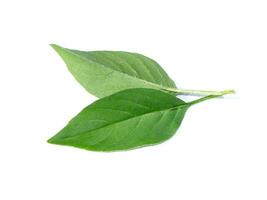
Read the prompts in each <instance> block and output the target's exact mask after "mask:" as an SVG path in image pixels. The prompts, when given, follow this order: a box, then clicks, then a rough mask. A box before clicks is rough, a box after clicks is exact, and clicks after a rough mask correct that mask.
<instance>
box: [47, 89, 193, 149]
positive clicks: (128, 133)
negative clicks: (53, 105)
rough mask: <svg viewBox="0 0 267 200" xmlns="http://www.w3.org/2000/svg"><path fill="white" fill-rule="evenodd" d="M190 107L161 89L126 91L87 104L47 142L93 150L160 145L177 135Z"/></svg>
mask: <svg viewBox="0 0 267 200" xmlns="http://www.w3.org/2000/svg"><path fill="white" fill-rule="evenodd" d="M188 107H189V104H187V103H185V102H184V101H182V100H180V99H178V98H176V97H174V96H173V95H170V94H167V93H165V92H161V91H159V90H154V89H145V88H139V89H129V90H124V91H121V92H118V93H116V94H113V95H111V96H108V97H105V98H102V99H100V100H98V101H96V102H95V103H93V104H91V105H89V106H88V107H86V108H85V109H84V110H82V111H81V112H80V113H79V114H78V115H77V116H76V117H75V118H73V119H72V120H71V121H70V122H69V123H68V125H67V126H66V127H65V128H63V129H62V130H61V131H60V132H59V133H58V134H57V135H55V136H54V137H52V138H51V139H50V140H49V141H48V142H50V143H54V144H61V145H69V146H74V147H79V148H83V149H87V150H94V151H117V150H129V149H133V148H138V147H142V146H148V145H153V144H158V143H161V142H163V141H165V140H167V139H169V138H170V137H171V136H172V135H174V133H175V132H176V130H177V128H178V127H179V125H180V123H181V121H182V119H183V117H184V114H185V112H186V110H187V108H188Z"/></svg>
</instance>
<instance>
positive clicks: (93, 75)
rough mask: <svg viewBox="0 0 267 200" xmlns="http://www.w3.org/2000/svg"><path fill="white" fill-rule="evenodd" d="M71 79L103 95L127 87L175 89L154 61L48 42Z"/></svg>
mask: <svg viewBox="0 0 267 200" xmlns="http://www.w3.org/2000/svg"><path fill="white" fill-rule="evenodd" d="M51 46H52V47H53V48H54V49H55V51H56V52H57V53H58V54H59V55H60V56H61V57H62V59H63V60H64V62H65V63H66V65H67V67H68V69H69V71H70V72H71V73H72V74H73V76H74V77H75V79H76V80H77V81H78V82H79V83H80V84H81V85H82V86H83V87H84V88H85V89H86V90H87V91H88V92H90V93H92V94H93V95H95V96H97V97H104V96H108V95H110V94H113V93H116V92H118V91H121V90H125V89H130V88H154V89H160V90H166V88H176V86H175V83H174V82H173V81H172V80H171V78H170V77H169V76H168V75H167V73H166V72H165V71H164V70H163V69H162V68H161V67H160V65H159V64H158V63H156V62H155V61H154V60H152V59H150V58H148V57H145V56H143V55H141V54H137V53H129V52H121V51H91V52H85V51H77V50H71V49H66V48H63V47H60V46H58V45H55V44H51Z"/></svg>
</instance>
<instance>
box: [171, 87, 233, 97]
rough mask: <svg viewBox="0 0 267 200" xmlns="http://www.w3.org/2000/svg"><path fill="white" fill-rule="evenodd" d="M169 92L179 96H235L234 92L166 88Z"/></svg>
mask: <svg viewBox="0 0 267 200" xmlns="http://www.w3.org/2000/svg"><path fill="white" fill-rule="evenodd" d="M166 90H167V91H169V92H175V93H177V94H178V95H197V96H199V95H201V96H202V95H216V96H222V95H225V94H234V93H235V91H234V90H224V91H207V90H183V89H175V88H166Z"/></svg>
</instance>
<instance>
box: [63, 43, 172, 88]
mask: <svg viewBox="0 0 267 200" xmlns="http://www.w3.org/2000/svg"><path fill="white" fill-rule="evenodd" d="M59 48H61V49H64V50H66V51H68V52H69V53H71V54H73V55H75V56H77V57H79V58H81V59H83V60H86V61H90V62H92V63H95V64H97V65H99V66H101V67H103V68H107V67H105V65H103V64H100V63H98V62H95V61H93V60H90V59H88V58H85V57H83V56H81V55H79V54H76V53H75V52H73V51H71V50H70V49H65V48H62V47H59ZM67 65H68V64H67ZM109 69H110V70H112V71H116V72H117V73H119V74H123V75H124V76H127V77H130V78H133V79H137V80H139V81H142V82H145V83H146V84H148V85H151V86H154V87H160V88H161V89H163V90H167V91H168V90H169V89H176V88H168V87H165V86H163V85H160V84H156V83H152V82H149V81H147V80H144V79H141V78H139V77H135V76H130V75H129V74H126V73H124V72H121V71H118V70H116V69H113V68H110V67H109Z"/></svg>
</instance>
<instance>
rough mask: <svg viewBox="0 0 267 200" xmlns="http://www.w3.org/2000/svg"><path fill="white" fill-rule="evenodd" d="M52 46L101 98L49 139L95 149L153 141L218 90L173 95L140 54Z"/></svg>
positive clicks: (172, 86) (153, 65)
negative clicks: (191, 97) (187, 97)
mask: <svg viewBox="0 0 267 200" xmlns="http://www.w3.org/2000/svg"><path fill="white" fill-rule="evenodd" d="M52 47H53V48H54V49H55V50H56V51H57V52H58V54H59V55H60V56H61V57H62V58H63V60H64V61H65V63H66V64H67V66H68V69H69V71H70V72H71V73H72V74H73V76H74V77H75V78H76V79H77V81H78V82H79V83H80V84H81V85H82V86H83V87H84V88H85V89H86V90H87V91H88V92H90V93H92V94H93V95H95V96H97V97H101V98H102V97H103V98H102V99H100V100H98V101H96V102H94V103H93V104H91V105H89V106H88V107H86V108H85V109H84V110H82V111H81V112H80V113H79V114H78V115H77V116H76V117H75V118H73V119H72V120H71V121H70V122H69V123H68V125H67V126H66V127H65V128H63V129H62V130H61V131H60V132H59V133H58V134H56V135H55V136H54V137H52V138H51V139H49V140H48V142H49V143H53V144H61V145H69V146H75V147H79V148H83V149H87V150H94V151H117V150H129V149H133V148H137V147H142V146H147V145H153V144H158V143H161V142H163V141H165V140H167V139H169V138H170V137H171V136H173V135H174V134H175V132H176V130H177V129H178V127H179V126H180V124H181V122H182V120H183V117H184V114H185V112H186V110H187V109H188V108H189V107H190V106H191V105H192V104H195V103H198V102H200V101H203V100H205V99H209V98H214V97H217V96H219V95H222V94H218V95H210V96H207V97H204V98H201V99H199V100H196V101H193V102H191V103H186V102H184V101H182V100H181V99H179V98H177V97H175V94H176V93H177V91H178V89H176V86H175V84H174V82H173V81H172V80H171V79H170V77H169V76H168V75H167V74H166V72H165V71H164V70H163V69H162V68H161V67H160V65H159V64H157V63H156V62H155V61H153V60H152V59H150V58H147V57H145V56H143V55H140V54H136V53H128V52H117V51H92V52H83V51H77V50H70V49H65V48H62V47H59V46H57V45H52ZM228 93H229V92H228ZM223 94H225V93H223Z"/></svg>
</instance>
